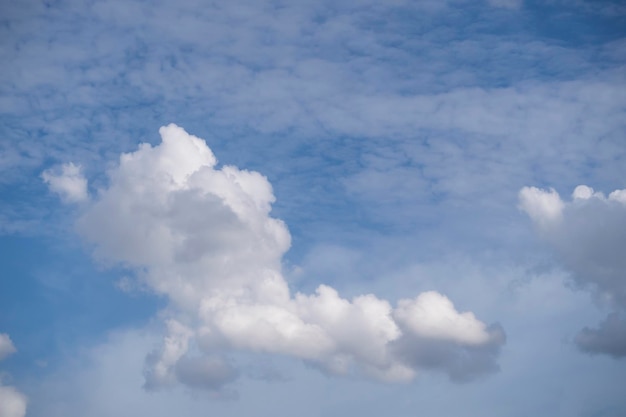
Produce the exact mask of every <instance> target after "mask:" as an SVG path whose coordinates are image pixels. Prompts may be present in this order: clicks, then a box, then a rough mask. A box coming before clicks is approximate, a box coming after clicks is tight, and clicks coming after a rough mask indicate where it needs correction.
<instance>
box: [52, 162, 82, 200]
mask: <svg viewBox="0 0 626 417" xmlns="http://www.w3.org/2000/svg"><path fill="white" fill-rule="evenodd" d="M41 178H42V179H43V180H44V182H45V183H46V184H48V187H49V188H50V190H51V191H52V192H54V193H56V194H58V195H59V196H60V197H61V198H62V199H63V200H64V201H66V202H70V203H78V202H82V201H86V200H87V199H89V194H88V193H87V179H85V177H84V176H83V174H82V172H81V166H80V165H74V164H73V163H71V162H70V163H67V164H63V165H62V166H61V167H60V169H59V168H58V167H57V168H56V169H49V170H46V171H44V172H43V173H42V174H41Z"/></svg>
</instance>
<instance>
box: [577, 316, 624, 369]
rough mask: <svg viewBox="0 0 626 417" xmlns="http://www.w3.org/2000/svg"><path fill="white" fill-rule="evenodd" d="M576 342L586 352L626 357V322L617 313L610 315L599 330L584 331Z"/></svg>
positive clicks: (585, 329)
mask: <svg viewBox="0 0 626 417" xmlns="http://www.w3.org/2000/svg"><path fill="white" fill-rule="evenodd" d="M575 342H576V344H577V345H578V347H579V348H580V349H581V350H583V351H584V352H588V353H591V354H596V353H603V354H608V355H611V356H613V357H615V358H622V357H624V356H626V320H625V319H623V318H620V316H619V315H618V314H617V313H612V314H609V315H608V317H607V318H606V319H605V320H604V321H603V322H602V323H600V325H599V326H598V328H596V329H590V328H588V327H585V328H584V329H582V330H581V331H580V333H578V335H577V336H576V339H575Z"/></svg>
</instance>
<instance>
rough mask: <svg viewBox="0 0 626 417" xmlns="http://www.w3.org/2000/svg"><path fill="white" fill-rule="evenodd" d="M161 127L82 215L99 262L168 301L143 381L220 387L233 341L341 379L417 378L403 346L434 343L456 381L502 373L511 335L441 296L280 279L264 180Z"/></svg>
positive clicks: (284, 243)
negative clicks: (116, 265)
mask: <svg viewBox="0 0 626 417" xmlns="http://www.w3.org/2000/svg"><path fill="white" fill-rule="evenodd" d="M160 133H161V136H162V143H161V144H160V145H158V146H155V147H152V146H150V145H148V144H142V145H141V146H140V147H139V149H138V150H137V151H136V152H133V153H129V154H123V155H122V156H121V158H120V163H119V166H118V167H117V168H115V169H114V170H112V171H111V172H110V173H109V177H110V184H109V185H108V187H107V188H105V189H101V190H99V193H98V198H97V199H96V200H95V201H93V202H92V203H91V204H89V205H88V206H87V207H86V209H85V211H84V214H83V215H82V217H81V218H80V219H79V220H78V222H77V228H78V230H79V232H80V233H81V234H82V235H83V236H84V237H85V238H86V239H87V240H88V241H90V242H92V243H93V244H94V246H95V255H96V256H97V257H98V258H100V259H103V260H106V261H112V262H121V263H123V264H126V265H127V266H130V267H134V268H137V269H138V270H141V271H142V273H141V274H140V275H141V277H142V279H143V280H144V283H145V284H146V285H147V286H148V287H149V288H152V289H153V290H154V291H156V292H157V293H160V294H164V295H166V296H167V297H168V299H169V300H170V302H171V303H170V306H169V309H168V310H167V312H166V316H169V319H168V321H167V328H168V330H167V334H166V336H165V339H164V342H163V345H162V347H161V348H160V349H157V350H155V351H154V352H152V353H151V354H150V355H149V356H148V359H147V361H146V370H145V376H146V387H148V388H158V387H161V386H167V385H171V384H173V383H175V382H176V381H178V382H182V383H185V384H187V385H190V386H195V387H205V388H209V389H214V390H216V389H219V387H220V386H221V385H223V384H225V383H228V382H230V381H232V380H233V379H234V378H235V377H236V375H237V371H236V370H235V369H234V368H233V367H232V366H231V365H230V364H229V363H228V361H227V360H226V359H225V358H224V357H223V354H224V352H228V351H229V350H230V349H235V350H241V351H251V352H265V353H274V354H284V355H289V356H293V357H296V358H300V359H303V360H305V361H306V362H308V363H311V364H313V365H315V366H317V367H319V368H321V369H323V370H325V371H326V372H329V373H332V374H349V373H355V372H356V373H365V374H367V375H369V376H372V377H375V378H379V379H383V380H410V379H412V378H413V377H414V376H415V374H416V372H418V371H419V369H420V366H421V364H422V363H423V361H421V362H420V361H414V360H413V359H411V358H410V357H408V356H407V352H408V351H411V350H412V349H413V348H414V347H415V344H420V343H423V344H428V343H430V342H436V343H437V344H438V346H440V347H442V348H444V349H445V350H446V351H448V352H451V354H450V355H451V356H450V358H452V359H451V360H454V361H455V362H459V361H460V362H461V364H460V365H458V364H457V365H455V366H453V367H450V366H447V362H448V359H447V357H441V358H440V359H441V360H440V361H439V362H437V363H429V364H428V367H429V368H434V369H440V370H442V371H444V372H447V373H448V374H449V375H450V376H451V377H453V378H454V379H459V380H462V379H471V378H472V377H473V376H476V375H479V374H481V373H486V372H490V371H493V370H495V369H496V368H497V366H496V365H495V361H496V358H497V352H498V350H499V347H500V346H501V345H502V343H504V338H503V337H502V335H501V330H499V329H493V328H490V327H487V326H486V325H484V324H483V323H481V322H480V321H478V320H477V319H476V318H475V317H474V316H473V314H472V313H459V312H457V311H456V310H455V308H454V306H453V305H452V303H451V302H450V301H449V300H448V299H447V298H446V297H445V296H443V295H440V294H438V293H435V292H429V293H425V294H422V295H421V296H418V297H417V298H416V299H414V300H402V301H400V302H399V304H398V307H396V308H394V307H393V306H392V305H391V304H390V303H389V302H388V301H386V300H382V299H379V298H377V297H376V296H374V295H372V294H368V295H362V296H357V297H353V298H352V299H346V298H342V297H341V296H340V295H339V294H338V292H337V291H336V290H335V289H333V288H332V287H329V286H327V285H320V286H319V287H318V288H317V290H316V292H315V294H312V295H306V294H301V293H296V294H291V292H290V289H289V288H288V285H287V282H286V281H285V278H284V277H283V275H282V257H283V255H284V253H285V252H286V251H287V250H288V248H289V246H290V239H291V238H290V234H289V231H288V230H287V227H286V226H285V224H284V223H283V222H282V221H280V220H278V219H275V218H272V217H271V216H270V210H271V204H272V203H273V202H274V200H275V198H274V195H273V192H272V187H271V185H270V183H269V182H268V181H267V179H266V178H265V177H263V176H262V175H261V174H259V173H257V172H252V171H246V170H240V169H238V168H236V167H234V166H228V165H225V166H221V167H217V160H216V159H215V156H214V155H213V153H212V152H211V150H210V149H209V148H208V147H207V146H206V143H205V142H204V141H203V140H201V139H199V138H197V137H194V136H192V135H189V134H187V133H186V132H185V131H184V130H183V129H181V128H179V127H177V126H175V125H169V126H167V127H163V128H161V130H160ZM396 346H401V347H402V348H401V349H399V348H396ZM484 349H487V350H489V351H490V352H492V353H493V354H491V355H489V357H488V358H486V357H485V356H484V355H483V353H482V350H484ZM474 361H475V362H476V363H475V364H472V363H473V362H474ZM457 374H458V375H457Z"/></svg>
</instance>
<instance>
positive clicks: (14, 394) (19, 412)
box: [0, 385, 26, 417]
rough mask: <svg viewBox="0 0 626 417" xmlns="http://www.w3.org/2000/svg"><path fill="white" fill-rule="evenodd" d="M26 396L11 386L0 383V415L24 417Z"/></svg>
mask: <svg viewBox="0 0 626 417" xmlns="http://www.w3.org/2000/svg"><path fill="white" fill-rule="evenodd" d="M25 415H26V396H25V395H24V394H22V393H21V392H19V391H17V390H16V389H15V388H13V387H9V386H3V385H0V417H24V416H25Z"/></svg>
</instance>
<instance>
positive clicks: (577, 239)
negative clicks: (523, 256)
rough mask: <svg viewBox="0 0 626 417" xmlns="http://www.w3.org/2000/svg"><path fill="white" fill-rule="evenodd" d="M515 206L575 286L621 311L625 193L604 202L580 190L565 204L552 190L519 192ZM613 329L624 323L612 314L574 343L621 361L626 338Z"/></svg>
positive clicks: (625, 301)
mask: <svg viewBox="0 0 626 417" xmlns="http://www.w3.org/2000/svg"><path fill="white" fill-rule="evenodd" d="M519 201H520V208H521V209H522V210H523V211H525V212H526V213H527V214H528V215H529V217H530V218H531V219H532V220H533V222H534V223H535V225H536V226H537V231H538V233H539V234H540V235H541V237H542V238H543V239H544V240H545V241H546V242H548V244H549V245H550V246H551V247H552V248H553V250H554V251H555V254H556V256H557V257H558V259H559V260H560V261H561V262H562V264H563V265H564V266H565V268H566V269H567V270H569V271H570V272H571V276H572V278H573V280H574V282H575V283H576V284H578V285H579V286H580V287H582V288H587V289H590V290H591V291H592V292H593V293H594V294H595V295H596V296H597V297H598V298H599V299H600V300H601V301H603V302H606V303H607V304H609V305H610V306H612V307H613V308H615V309H618V310H626V272H625V271H626V190H615V191H613V192H611V193H610V194H609V196H608V197H606V196H605V195H604V194H603V193H601V192H596V191H594V190H593V188H591V187H588V186H586V185H579V186H578V187H576V188H575V189H574V191H573V193H572V198H571V201H568V202H565V201H563V200H562V199H561V197H560V196H559V194H558V193H557V192H556V191H555V190H553V189H550V190H541V189H538V188H535V187H524V188H522V190H520V193H519ZM618 329H624V323H623V321H622V320H621V319H620V318H619V316H618V315H617V314H616V313H614V314H611V315H610V316H608V317H607V319H606V320H605V321H604V322H603V323H601V324H600V327H599V328H598V329H589V328H585V329H583V330H582V331H581V333H580V334H579V335H578V336H577V338H576V343H577V344H578V345H579V347H580V348H581V349H582V350H584V351H586V352H593V353H600V352H604V353H607V354H610V355H612V356H615V357H617V356H624V352H626V339H624V338H623V337H620V336H619V334H621V333H619V332H618V334H617V335H616V334H614V332H616V331H618Z"/></svg>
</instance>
